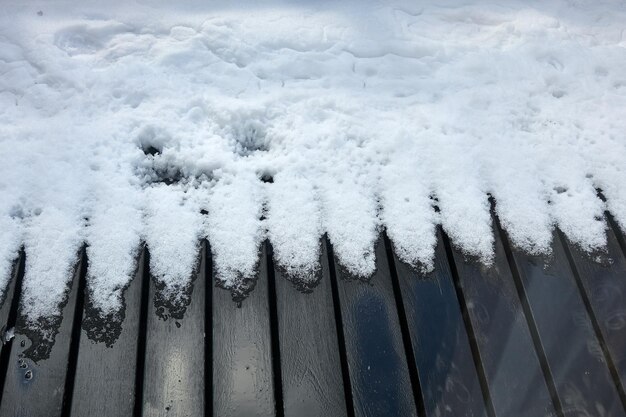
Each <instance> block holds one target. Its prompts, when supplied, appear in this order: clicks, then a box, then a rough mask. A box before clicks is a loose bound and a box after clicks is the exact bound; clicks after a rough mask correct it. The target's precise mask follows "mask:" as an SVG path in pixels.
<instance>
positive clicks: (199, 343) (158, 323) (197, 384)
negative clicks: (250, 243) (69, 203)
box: [143, 242, 210, 417]
mask: <svg viewBox="0 0 626 417" xmlns="http://www.w3.org/2000/svg"><path fill="white" fill-rule="evenodd" d="M205 245H206V242H203V243H202V249H201V256H200V264H199V268H198V271H197V276H196V279H195V280H194V282H193V284H192V288H191V289H190V291H191V294H190V303H189V305H188V306H187V307H186V311H184V312H183V311H181V312H180V314H176V313H173V314H171V315H170V316H169V317H167V316H163V314H162V312H159V315H157V310H158V309H160V308H163V306H157V305H155V302H150V307H149V311H148V322H147V334H146V363H145V368H144V385H143V416H146V417H147V416H151V417H152V416H201V415H203V413H204V366H203V365H204V337H205V336H204V335H205V322H204V316H205V314H204V307H205V282H206V246H205ZM155 296H156V285H155V283H154V280H150V300H154V299H155ZM172 311H173V310H172V309H170V310H169V312H170V313H172ZM183 313H184V314H183ZM159 316H160V317H159ZM209 325H210V324H209Z"/></svg>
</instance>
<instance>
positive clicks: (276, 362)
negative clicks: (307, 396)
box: [265, 240, 285, 417]
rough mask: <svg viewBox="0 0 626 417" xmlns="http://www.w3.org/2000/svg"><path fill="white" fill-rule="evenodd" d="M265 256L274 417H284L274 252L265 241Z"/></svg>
mask: <svg viewBox="0 0 626 417" xmlns="http://www.w3.org/2000/svg"><path fill="white" fill-rule="evenodd" d="M265 256H266V259H265V261H266V266H267V291H268V302H269V307H270V334H271V345H272V373H273V378H274V402H275V403H276V417H283V416H284V415H285V405H284V401H283V380H282V378H283V374H282V367H281V363H280V339H279V337H280V335H279V331H278V303H277V300H276V298H277V294H276V274H275V271H274V260H273V256H274V250H273V248H272V245H271V243H270V242H269V241H267V240H266V241H265Z"/></svg>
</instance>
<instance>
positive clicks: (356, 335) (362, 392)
mask: <svg viewBox="0 0 626 417" xmlns="http://www.w3.org/2000/svg"><path fill="white" fill-rule="evenodd" d="M375 250H376V259H377V270H376V273H375V274H374V276H373V277H372V278H371V279H370V280H369V281H368V282H363V281H358V280H350V279H349V278H350V277H349V276H348V274H346V273H345V272H344V271H343V270H342V268H341V267H339V266H338V265H337V263H336V262H335V265H336V268H335V271H336V274H337V287H338V292H339V299H340V306H341V321H342V326H343V331H344V336H345V344H346V346H345V348H346V354H347V359H348V368H349V373H350V382H351V386H352V397H353V403H354V411H355V415H356V416H377V417H381V416H416V415H417V408H416V405H415V399H414V398H413V391H412V389H411V379H410V375H409V369H408V364H407V357H406V353H405V350H404V344H403V342H402V334H401V330H400V324H399V319H398V310H397V308H396V302H395V296H394V293H393V283H392V281H391V274H390V271H389V263H388V261H387V256H386V251H385V248H384V243H383V240H382V239H379V241H378V243H377V244H376V249H375Z"/></svg>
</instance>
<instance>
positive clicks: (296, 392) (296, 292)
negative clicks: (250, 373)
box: [275, 244, 347, 417]
mask: <svg viewBox="0 0 626 417" xmlns="http://www.w3.org/2000/svg"><path fill="white" fill-rule="evenodd" d="M321 264H322V275H321V279H320V280H319V282H318V283H317V286H315V288H313V289H312V291H310V290H308V291H307V292H306V293H305V292H303V291H302V290H304V287H302V285H300V287H298V284H297V283H296V284H293V283H291V282H289V281H288V280H287V278H285V275H284V274H282V273H281V271H280V269H279V268H275V282H276V302H277V313H278V314H277V316H278V332H279V342H280V362H281V374H282V387H283V404H284V415H285V416H286V417H314V416H336V417H341V416H346V415H347V414H346V413H347V411H346V399H345V396H344V386H343V378H342V375H341V362H340V356H339V345H338V341H337V328H336V323H335V313H334V306H333V294H332V288H331V281H330V273H329V267H328V255H327V249H326V245H325V244H323V245H322V258H321Z"/></svg>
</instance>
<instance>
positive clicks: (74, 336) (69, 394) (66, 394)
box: [61, 247, 88, 417]
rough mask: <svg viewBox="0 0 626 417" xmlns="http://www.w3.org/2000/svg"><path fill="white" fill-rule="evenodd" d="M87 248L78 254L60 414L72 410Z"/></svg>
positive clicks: (84, 292) (84, 294)
mask: <svg viewBox="0 0 626 417" xmlns="http://www.w3.org/2000/svg"><path fill="white" fill-rule="evenodd" d="M87 265H88V259H87V250H86V247H83V249H82V250H81V254H80V272H79V274H78V283H74V284H73V285H78V289H77V294H76V306H75V307H74V320H73V322H72V333H71V339H70V351H69V356H68V364H67V375H66V377H65V389H64V391H63V406H62V407H61V416H62V417H69V415H70V414H71V411H72V399H73V398H74V382H75V380H76V367H77V366H78V354H79V348H80V331H81V326H82V323H83V309H84V306H85V297H86V296H87V294H86V288H87V282H86V281H87Z"/></svg>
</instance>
